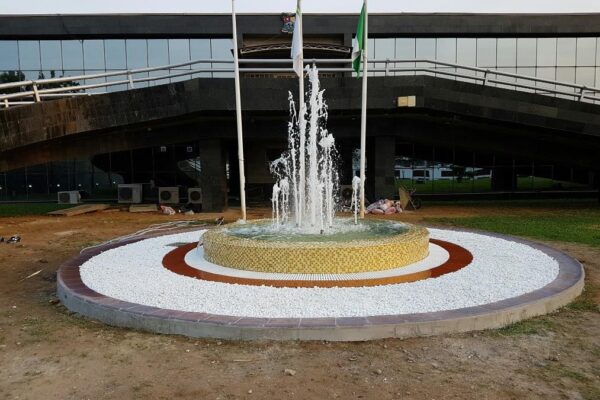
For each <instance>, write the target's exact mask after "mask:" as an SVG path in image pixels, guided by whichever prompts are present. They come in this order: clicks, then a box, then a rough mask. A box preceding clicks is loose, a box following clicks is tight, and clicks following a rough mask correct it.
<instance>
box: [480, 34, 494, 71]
mask: <svg viewBox="0 0 600 400" xmlns="http://www.w3.org/2000/svg"><path fill="white" fill-rule="evenodd" d="M477 65H478V66H480V67H495V66H496V39H487V38H486V39H477Z"/></svg>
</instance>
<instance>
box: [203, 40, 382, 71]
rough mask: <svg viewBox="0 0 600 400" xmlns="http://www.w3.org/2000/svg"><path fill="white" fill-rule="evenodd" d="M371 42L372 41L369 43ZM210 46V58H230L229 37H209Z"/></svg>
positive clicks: (230, 43) (231, 44)
mask: <svg viewBox="0 0 600 400" xmlns="http://www.w3.org/2000/svg"><path fill="white" fill-rule="evenodd" d="M369 44H372V43H369ZM210 48H211V53H212V58H214V59H229V60H230V59H232V58H233V53H232V52H231V49H232V48H233V43H232V42H231V39H211V41H210ZM213 76H214V77H232V76H233V72H224V73H218V72H216V73H214V74H213Z"/></svg>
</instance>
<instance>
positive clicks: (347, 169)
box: [337, 142, 356, 185]
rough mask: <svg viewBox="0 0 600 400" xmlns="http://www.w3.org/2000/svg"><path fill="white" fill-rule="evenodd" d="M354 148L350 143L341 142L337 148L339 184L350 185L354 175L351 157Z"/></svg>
mask: <svg viewBox="0 0 600 400" xmlns="http://www.w3.org/2000/svg"><path fill="white" fill-rule="evenodd" d="M355 147H356V146H354V145H353V144H352V143H350V142H347V143H346V142H341V143H340V144H339V145H338V146H337V148H338V152H339V155H340V164H341V165H340V184H341V185H351V184H352V179H353V178H354V176H353V175H354V174H353V173H352V172H353V171H352V156H353V154H354V148H355Z"/></svg>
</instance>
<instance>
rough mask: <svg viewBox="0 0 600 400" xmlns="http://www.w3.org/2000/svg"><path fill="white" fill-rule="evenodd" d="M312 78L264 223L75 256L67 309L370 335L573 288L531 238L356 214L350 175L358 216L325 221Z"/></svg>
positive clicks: (199, 327)
mask: <svg viewBox="0 0 600 400" xmlns="http://www.w3.org/2000/svg"><path fill="white" fill-rule="evenodd" d="M308 74H309V78H310V92H309V96H308V98H309V99H310V100H309V102H308V106H306V105H300V107H299V109H300V111H299V113H300V115H301V116H302V117H303V118H297V115H298V114H297V112H296V106H295V104H294V102H293V101H291V95H290V115H291V118H290V124H289V136H288V139H289V140H288V149H287V150H286V151H285V152H284V154H282V156H281V157H280V158H279V159H278V160H276V161H275V162H274V163H273V164H272V166H271V169H272V171H273V173H274V175H275V178H276V179H275V180H276V181H275V184H274V185H273V192H272V193H273V197H272V211H273V215H272V218H271V219H264V220H258V221H251V222H241V221H240V222H237V223H233V224H229V225H224V226H219V227H216V228H214V229H206V230H205V229H202V230H200V231H198V230H187V229H186V230H184V231H176V232H173V231H169V229H174V230H179V229H180V228H181V225H171V224H173V223H168V224H169V225H167V226H165V224H160V225H158V226H155V227H154V228H152V227H151V228H148V229H144V230H142V231H140V232H138V233H135V234H132V235H127V236H125V237H122V238H116V239H113V240H111V241H109V242H106V243H104V244H101V245H98V246H94V247H93V248H88V249H84V250H83V251H82V254H80V255H78V257H76V258H74V259H72V260H69V261H68V262H67V263H65V264H64V265H63V266H61V268H60V269H59V271H58V273H57V294H58V297H59V298H60V300H61V301H62V302H63V304H65V306H67V307H68V308H69V309H70V310H72V311H75V312H78V313H81V314H83V315H87V316H89V317H91V318H93V319H94V320H99V321H103V322H105V323H108V324H111V325H116V326H127V327H132V328H135V329H142V330H150V331H154V332H160V333H174V334H179V335H181V334H184V335H187V336H192V337H210V338H223V339H237V340H251V339H276V340H290V339H291V340H298V339H300V340H369V339H376V338H384V337H408V336H420V335H436V334H441V333H446V332H464V331H466V330H477V329H489V328H497V327H499V326H501V325H503V324H508V323H512V322H516V321H518V320H520V319H523V318H528V317H531V316H535V315H539V314H544V313H546V312H550V311H553V310H555V309H557V308H559V307H562V306H564V305H566V304H567V303H568V302H569V301H571V300H572V299H573V298H574V297H576V296H578V295H579V294H580V293H581V291H582V290H583V283H584V280H583V279H584V272H583V269H582V267H581V264H580V263H579V262H578V261H577V260H575V259H572V258H571V257H569V256H568V255H566V254H564V253H561V252H559V251H557V250H554V249H552V248H549V247H546V246H544V245H541V244H539V243H531V242H527V241H525V240H523V239H519V238H515V237H507V236H502V235H498V234H493V235H487V234H485V233H482V232H479V233H474V232H465V231H460V230H456V229H452V230H445V229H430V230H429V231H428V230H426V229H425V228H422V227H419V226H415V225H410V224H404V223H399V222H394V221H386V220H381V219H368V220H363V219H358V217H357V210H358V190H359V188H360V184H361V182H360V180H359V179H358V178H354V179H353V180H352V188H353V194H352V201H351V208H352V210H353V211H354V213H353V214H354V215H352V216H348V217H343V218H342V217H335V211H336V207H337V202H336V199H337V192H338V190H339V177H338V175H337V172H336V171H337V170H336V163H335V160H336V150H335V141H334V138H333V136H332V135H331V134H330V133H329V132H328V131H327V129H326V120H327V105H326V103H325V101H324V99H323V91H322V90H321V89H320V87H319V81H318V72H317V70H316V68H314V67H313V68H311V69H310V70H309V71H308ZM304 117H306V118H304ZM301 121H305V122H301ZM181 222H182V221H179V222H177V224H180V223H181ZM169 227H171V228H169ZM159 231H160V233H159ZM199 235H200V241H198V236H199ZM430 236H431V238H430Z"/></svg>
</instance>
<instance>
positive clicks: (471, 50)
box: [456, 38, 477, 66]
mask: <svg viewBox="0 0 600 400" xmlns="http://www.w3.org/2000/svg"><path fill="white" fill-rule="evenodd" d="M476 49H477V47H476V40H475V39H471V38H465V39H463V38H458V39H457V40H456V63H457V64H462V65H469V66H475V62H476V57H477V56H476V54H477V52H476Z"/></svg>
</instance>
